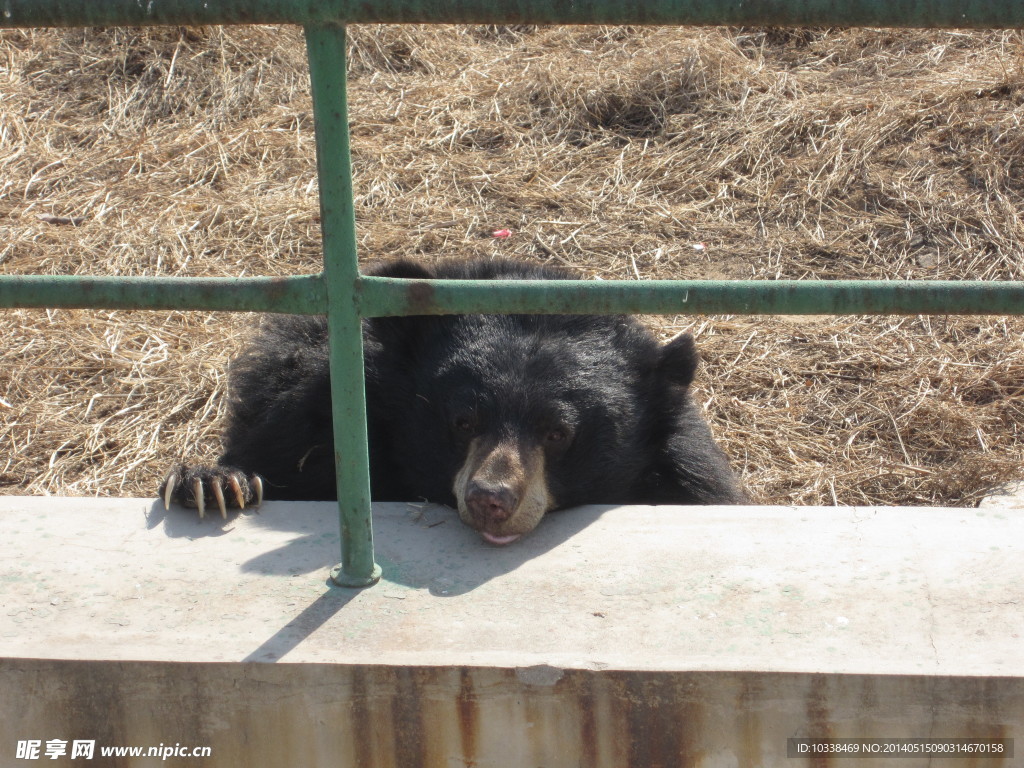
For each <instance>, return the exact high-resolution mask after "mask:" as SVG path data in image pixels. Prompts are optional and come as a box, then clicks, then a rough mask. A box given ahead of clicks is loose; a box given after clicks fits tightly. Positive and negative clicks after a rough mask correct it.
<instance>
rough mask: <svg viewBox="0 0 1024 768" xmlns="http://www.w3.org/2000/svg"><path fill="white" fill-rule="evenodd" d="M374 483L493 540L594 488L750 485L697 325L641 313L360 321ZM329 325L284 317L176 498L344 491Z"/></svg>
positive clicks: (464, 265)
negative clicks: (220, 439) (711, 387)
mask: <svg viewBox="0 0 1024 768" xmlns="http://www.w3.org/2000/svg"><path fill="white" fill-rule="evenodd" d="M368 274H374V275H381V276H386V277H403V278H415V279H432V278H448V279H475V280H491V279H513V280H517V279H518V280H522V279H536V280H562V279H567V278H571V277H574V275H572V274H571V273H569V272H566V271H563V270H561V269H554V268H551V267H547V266H541V265H530V264H525V263H522V262H515V261H502V260H495V261H487V260H476V261H470V262H453V263H442V264H440V265H438V266H436V267H433V268H431V269H428V268H426V267H424V266H422V265H418V264H415V263H412V262H409V261H397V262H391V263H387V264H384V265H382V266H379V267H377V268H376V269H373V270H370V271H369V272H368ZM364 344H365V355H366V397H367V419H368V428H369V438H370V445H369V449H370V475H371V492H372V496H373V499H374V500H377V501H415V500H427V501H432V502H438V503H443V504H448V505H450V506H454V507H456V508H457V509H458V511H459V516H460V517H461V518H462V520H463V521H464V522H465V523H467V524H468V525H470V526H471V527H473V528H474V529H476V530H477V531H478V532H479V533H480V534H481V536H482V537H483V538H484V539H485V540H486V541H488V542H490V543H492V544H508V543H511V542H512V541H515V540H516V539H517V538H519V537H520V536H522V535H523V534H525V533H527V532H529V531H530V530H532V529H533V528H534V527H535V526H536V525H537V523H539V522H540V520H541V518H542V517H543V516H544V514H545V513H547V512H550V511H552V510H556V509H562V508H565V507H573V506H578V505H581V504H593V503H617V504H621V503H631V504H735V503H743V502H746V501H747V500H748V499H747V496H746V494H745V492H744V491H743V489H742V487H741V485H740V484H739V482H738V481H737V480H736V478H735V477H734V475H733V473H732V471H731V469H730V468H729V463H728V460H727V459H726V457H725V455H724V454H723V453H722V451H721V450H720V449H719V447H718V446H717V445H716V444H715V442H714V440H713V438H712V436H711V432H710V431H709V429H708V426H707V424H706V422H705V421H704V419H703V418H702V417H701V414H700V411H699V409H698V408H697V406H696V405H695V404H694V403H693V401H692V400H691V398H690V395H689V393H688V387H689V385H690V382H691V381H692V380H693V376H694V372H695V369H696V367H697V352H696V349H695V347H694V342H693V338H692V337H691V336H689V335H684V336H679V337H677V338H675V339H673V340H672V341H670V342H668V343H666V344H660V343H659V342H658V341H657V340H656V339H655V338H654V336H653V335H652V334H651V333H650V332H649V331H648V330H647V329H646V328H644V327H643V326H642V325H641V324H640V323H639V322H638V321H637V320H635V319H634V318H632V317H626V316H597V315H447V316H417V317H395V318H372V319H367V320H365V321H364ZM327 357H328V355H327V327H326V321H325V320H324V318H322V317H304V316H294V317H293V316H288V317H282V316H273V317H270V318H268V319H267V321H266V322H265V324H264V328H263V330H262V333H261V334H260V335H259V337H258V338H257V339H256V341H255V342H254V344H253V345H252V346H251V347H250V348H249V350H248V351H246V352H244V353H243V354H242V355H241V356H240V357H239V358H238V359H236V360H235V361H234V362H233V364H232V366H231V380H230V390H231V399H230V405H229V409H228V420H227V428H226V430H225V433H224V452H223V454H222V455H221V457H220V459H219V461H218V464H217V466H215V467H202V466H200V467H187V466H178V467H175V468H174V469H172V470H171V472H170V473H169V474H168V475H167V477H166V478H165V480H164V482H163V484H162V485H161V488H160V493H161V495H163V497H164V499H165V502H166V503H168V504H169V503H170V501H171V500H176V501H178V502H180V503H182V504H185V505H187V506H196V507H199V509H200V513H201V514H202V510H203V509H204V508H205V507H206V506H207V505H212V504H214V503H216V504H217V506H218V507H219V508H220V511H221V513H222V514H225V513H226V507H227V506H238V507H244V506H246V505H247V504H256V505H258V504H259V503H260V502H261V501H262V499H263V497H264V496H266V497H267V498H275V499H307V500H316V499H335V498H337V490H336V487H335V476H334V460H333V440H332V432H331V417H330V409H331V398H330V386H329V385H330V382H329V371H328V360H327Z"/></svg>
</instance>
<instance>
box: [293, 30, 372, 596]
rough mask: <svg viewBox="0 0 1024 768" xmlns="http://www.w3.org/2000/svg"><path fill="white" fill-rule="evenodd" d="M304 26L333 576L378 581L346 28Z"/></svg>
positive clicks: (359, 582)
mask: <svg viewBox="0 0 1024 768" xmlns="http://www.w3.org/2000/svg"><path fill="white" fill-rule="evenodd" d="M305 32H306V51H307V55H308V57H309V76H310V83H311V86H312V92H313V114H314V116H315V124H316V148H317V173H318V176H319V186H320V226H321V232H322V237H323V254H324V272H325V278H326V284H327V327H328V331H329V334H330V359H331V409H332V412H333V418H334V466H335V471H336V473H337V479H338V486H337V487H338V509H339V517H340V521H341V564H340V565H338V566H335V568H334V569H333V570H332V571H331V578H332V579H333V580H334V583H335V584H338V585H340V586H344V587H365V586H369V585H371V584H375V583H376V582H377V580H378V579H380V574H381V571H380V566H378V565H377V564H376V563H375V562H374V561H373V528H372V524H371V521H370V470H369V452H368V448H367V442H366V438H367V430H366V385H365V379H364V373H363V337H362V328H361V318H360V313H359V295H358V292H359V264H358V261H357V259H356V232H355V206H354V203H353V198H352V164H351V160H350V158H349V141H348V100H347V97H346V93H345V87H346V86H345V27H344V26H342V25H339V24H322V25H315V26H313V25H310V26H307V27H306V29H305Z"/></svg>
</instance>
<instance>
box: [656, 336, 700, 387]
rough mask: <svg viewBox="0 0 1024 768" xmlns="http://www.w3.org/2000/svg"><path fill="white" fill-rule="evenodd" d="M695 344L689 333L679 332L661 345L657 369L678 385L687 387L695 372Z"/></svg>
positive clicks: (698, 357)
mask: <svg viewBox="0 0 1024 768" xmlns="http://www.w3.org/2000/svg"><path fill="white" fill-rule="evenodd" d="M699 360H700V356H699V355H698V354H697V344H696V342H694V340H693V336H692V335H691V334H689V333H681V334H679V335H678V336H676V337H675V338H674V339H672V340H671V341H669V342H667V343H665V344H663V345H662V347H661V362H660V363H659V365H658V371H659V373H661V375H662V376H663V377H664V378H665V379H667V380H668V381H670V382H672V383H673V384H678V385H679V386H680V387H688V386H690V383H691V382H692V381H693V376H694V374H695V373H696V372H697V362H698V361H699Z"/></svg>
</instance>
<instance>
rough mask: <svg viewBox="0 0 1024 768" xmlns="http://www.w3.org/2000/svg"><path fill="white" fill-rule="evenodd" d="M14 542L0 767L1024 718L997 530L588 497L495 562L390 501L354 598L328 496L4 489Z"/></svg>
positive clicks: (720, 755)
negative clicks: (65, 495)
mask: <svg viewBox="0 0 1024 768" xmlns="http://www.w3.org/2000/svg"><path fill="white" fill-rule="evenodd" d="M0 530H2V537H3V538H2V541H3V544H2V552H3V557H2V559H0V598H2V610H0V658H2V661H0V690H2V691H4V695H3V696H0V764H4V765H6V764H8V762H10V758H11V757H12V753H13V747H12V745H13V744H14V743H15V742H16V741H18V740H22V739H31V738H41V739H47V738H58V739H64V738H94V739H97V740H98V741H99V740H102V739H107V740H108V742H109V741H110V740H114V741H115V743H122V744H125V743H127V744H154V745H155V744H157V743H162V744H172V743H175V742H181V743H183V744H184V743H191V744H200V745H201V744H210V745H212V746H213V748H214V749H213V756H212V757H210V758H204V760H203V761H201V762H196V761H192V762H188V761H184V760H183V761H180V762H178V763H175V762H174V760H175V759H174V758H171V759H170V760H168V761H166V762H164V761H160V760H156V759H154V758H149V762H147V761H146V760H147V759H146V758H139V759H137V760H134V761H133V760H131V759H128V760H127V761H126V762H117V763H114V762H111V763H107V764H109V765H132V766H135V765H157V764H161V765H175V764H179V765H196V764H201V765H203V766H220V765H225V766H227V765H232V766H238V765H254V766H264V765H266V766H277V765H281V766H286V765H287V766H293V765H302V766H318V765H328V764H329V765H331V766H336V765H353V766H357V765H358V766H367V765H398V766H411V765H474V766H491V765H493V766H502V767H503V768H505V767H508V766H519V765H522V766H527V765H530V766H534V765H547V766H551V765H573V766H576V765H586V766H592V765H594V766H596V765H609V766H612V765H614V766H624V765H645V766H652V765H677V764H678V765H681V764H688V765H694V764H699V765H737V764H739V765H759V764H765V765H768V764H778V763H779V762H782V761H785V764H786V765H793V766H797V765H802V764H809V763H805V762H804V761H802V760H795V761H792V760H787V759H786V757H785V750H786V741H785V740H786V738H787V737H790V736H793V737H795V736H849V737H863V738H866V737H873V736H886V737H896V736H906V737H912V736H932V737H948V738H954V737H956V738H962V737H976V738H980V737H988V738H995V737H1003V738H1007V737H1009V738H1012V737H1013V735H1014V734H1013V729H1014V728H1015V727H1019V726H1020V724H1021V723H1024V610H1022V607H1024V604H1022V602H1021V601H1022V597H1021V585H1022V583H1024V515H1017V514H1014V513H1012V512H1010V511H1006V510H998V509H997V510H980V509H927V508H912V509H895V508H879V509H874V508H821V509H819V508H767V507H748V508H735V507H730V508H715V507H686V508H670V507H659V508H650V507H617V508H612V507H592V508H586V509H579V510H572V511H568V512H564V513H559V514H556V515H553V516H551V517H550V518H549V519H547V520H545V521H544V523H542V525H541V526H540V528H539V529H538V530H537V531H535V532H534V533H533V534H531V535H530V536H529V537H528V538H527V539H525V540H523V541H521V542H519V543H517V544H515V545H513V546H512V547H509V548H505V549H495V548H492V547H489V546H487V545H485V544H483V543H482V542H481V541H480V540H479V538H478V537H477V536H476V534H474V533H473V532H472V531H470V530H469V529H468V528H466V527H465V526H463V525H462V524H461V523H459V522H458V520H457V516H456V515H455V514H454V513H453V512H451V511H450V510H447V509H445V508H443V507H437V506H430V505H427V506H423V505H402V504H385V505H378V506H377V508H376V510H375V535H376V539H377V549H378V553H377V560H378V562H379V563H380V564H381V566H382V567H383V570H384V578H383V580H382V581H381V583H380V584H378V585H377V586H376V587H373V588H370V589H367V590H363V591H349V590H344V589H339V588H336V587H331V586H329V585H328V581H327V573H328V570H329V568H330V567H331V566H332V565H334V564H335V562H336V561H337V558H338V544H337V521H336V516H335V513H334V506H333V505H331V504H281V503H278V504H267V505H266V506H265V507H264V508H263V509H262V510H261V511H260V512H259V513H251V514H246V515H242V516H240V517H238V518H235V519H232V520H230V521H227V522H224V521H221V520H219V519H214V520H210V519H207V520H206V521H202V522H200V521H198V520H197V519H196V518H195V515H194V513H189V512H186V511H184V510H172V511H171V512H169V513H166V512H164V511H163V508H162V506H159V505H157V504H156V503H155V502H154V501H152V500H149V499H118V500H101V499H40V498H16V497H8V498H4V499H0ZM238 662H283V663H279V664H260V663H257V664H239V663H238ZM90 734H92V735H90ZM1020 748H1021V749H1024V744H1022V745H1020ZM680 761H682V762H680ZM69 762H70V761H69ZM25 764H26V765H27V764H31V763H25ZM51 764H52V763H51ZM57 764H60V763H57ZM75 764H76V765H77V764H79V763H75ZM81 764H82V765H86V764H90V763H87V762H83V763H81ZM91 764H96V763H91ZM815 764H817V763H815ZM860 764H861V765H864V763H860ZM884 764H886V763H884V762H871V763H870V765H884ZM924 764H928V763H927V760H926V759H925V758H921V759H920V761H919V762H915V761H914V760H913V759H908V758H906V757H902V758H898V759H896V760H895V761H894V762H893V763H892V765H900V766H903V767H904V768H905V767H906V766H908V765H924ZM930 764H932V765H934V764H937V763H935V762H932V763H930ZM938 764H941V762H940V763H938ZM949 764H950V765H953V764H956V765H964V763H963V762H962V761H960V762H957V761H956V760H953V761H951V762H950V763H949ZM983 764H984V765H1000V764H1007V765H1009V764H1013V761H1012V760H1010V761H1008V762H1005V763H1001V762H985V763H983Z"/></svg>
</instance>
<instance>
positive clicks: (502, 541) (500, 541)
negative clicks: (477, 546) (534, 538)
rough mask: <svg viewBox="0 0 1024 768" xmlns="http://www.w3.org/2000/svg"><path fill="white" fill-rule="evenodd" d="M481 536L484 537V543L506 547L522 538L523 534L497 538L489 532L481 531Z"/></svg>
mask: <svg viewBox="0 0 1024 768" xmlns="http://www.w3.org/2000/svg"><path fill="white" fill-rule="evenodd" d="M480 535H481V536H482V537H483V540H484V541H486V542H487V543H488V544H493V545H494V546H496V547H504V546H506V545H507V544H511V543H512V542H513V541H516V540H517V539H519V538H520V537H521V536H522V534H521V533H513V534H511V535H509V536H495V535H494V534H493V533H488V532H487V531H480Z"/></svg>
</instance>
